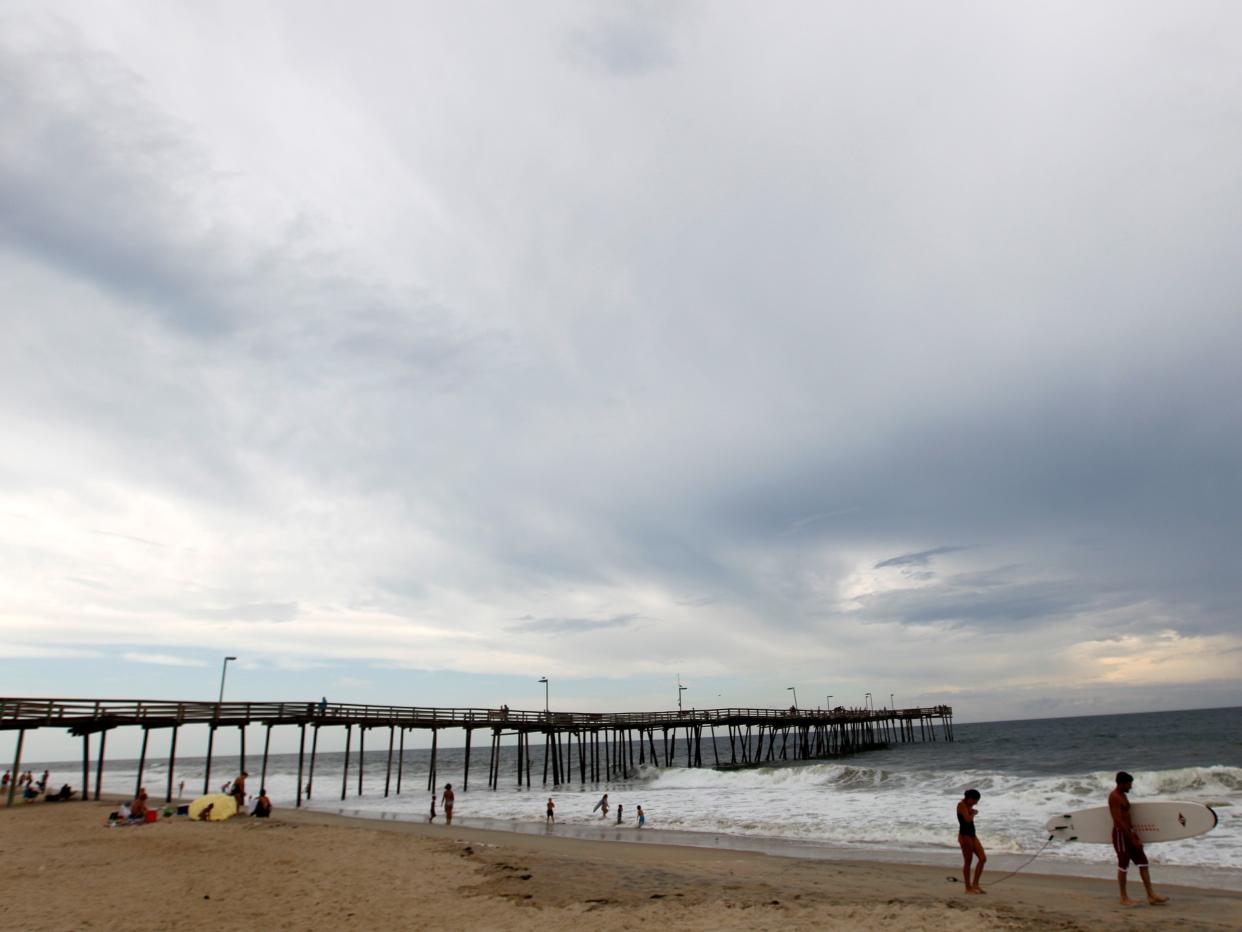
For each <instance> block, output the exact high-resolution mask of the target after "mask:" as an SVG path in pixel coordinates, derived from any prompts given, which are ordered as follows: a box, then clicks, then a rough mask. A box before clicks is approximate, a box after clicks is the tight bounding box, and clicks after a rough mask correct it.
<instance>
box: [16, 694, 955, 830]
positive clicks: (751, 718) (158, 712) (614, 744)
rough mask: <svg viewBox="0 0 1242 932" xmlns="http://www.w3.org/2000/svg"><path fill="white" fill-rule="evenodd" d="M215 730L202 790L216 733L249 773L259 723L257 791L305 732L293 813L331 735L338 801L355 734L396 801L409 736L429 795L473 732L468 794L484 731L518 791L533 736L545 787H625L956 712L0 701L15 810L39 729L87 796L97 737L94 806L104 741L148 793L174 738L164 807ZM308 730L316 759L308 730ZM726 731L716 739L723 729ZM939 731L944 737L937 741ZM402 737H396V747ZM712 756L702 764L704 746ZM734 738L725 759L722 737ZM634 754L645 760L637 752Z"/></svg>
mask: <svg viewBox="0 0 1242 932" xmlns="http://www.w3.org/2000/svg"><path fill="white" fill-rule="evenodd" d="M189 725H203V726H206V727H207V728H208V736H207V754H206V765H205V768H204V769H205V773H204V776H203V792H204V793H208V792H210V790H211V761H212V754H213V750H214V747H215V738H216V732H217V731H219V730H220V729H221V728H237V729H238V730H239V733H240V749H241V754H240V757H241V769H243V770H244V769H245V766H246V731H245V729H246V727H247V726H250V725H260V726H263V727H264V728H265V729H266V730H265V732H264V736H263V756H262V765H261V767H262V770H261V774H260V777H259V784H260V785H262V784H263V783H264V782H265V781H266V779H267V763H268V750H269V748H270V747H271V739H272V729H273V728H276V727H281V726H284V727H294V728H297V729H298V795H297V805H298V806H301V805H302V800H303V799H304V798H305V799H310V798H311V792H312V790H313V789H314V782H315V758H316V755H317V753H318V747H319V732H320V729H323V728H344V729H345V755H344V766H343V768H342V775H341V799H344V798H345V797H346V795H347V792H348V789H349V767H350V754H351V749H352V744H353V737H354V732H355V730H356V731H357V735H358V752H357V768H358V790H357V792H358V795H359V796H361V795H362V786H363V783H362V781H363V768H364V761H365V758H364V753H365V748H366V737H367V732H368V731H371V730H373V729H381V730H387V732H388V734H387V738H388V763H387V769H386V773H385V778H384V796H388V795H389V792H390V791H391V790H392V789H393V782H394V781H393V779H392V777H393V757H394V750H395V753H396V760H397V773H396V781H395V792H396V793H398V794H400V792H401V783H402V778H403V777H404V763H405V736H406V732H409V731H423V732H426V731H430V732H431V753H430V762H429V765H428V770H427V790H429V791H430V790H432V789H433V788H434V787H435V786H436V758H437V753H438V744H439V734H440V732H441V731H443V730H445V729H461V730H463V731H464V732H465V736H466V744H465V772H464V778H463V780H462V785H461V789H462V790H463V791H466V790H468V789H469V784H470V761H471V744H472V739H473V737H474V733H475V732H476V731H481V732H483V733H484V734H485V735H487V736H488V737H489V738H490V749H489V753H488V771H487V783H488V787H489V789H496V788H497V787H498V786H499V785H500V781H501V778H502V777H501V772H500V771H501V757H502V755H501V750H502V747H503V741H504V739H505V738H513V739H515V744H516V751H517V754H516V762H515V764H514V767H515V770H516V780H517V785H518V786H522V785H523V783H525V785H526V786H531V785H532V784H531V766H532V758H533V757H534V756H535V754H534V753H533V752H532V747H531V744H532V739H536V740H538V741H540V742H542V744H543V754H542V760H541V761H540V763H541V764H542V768H543V773H542V783H543V784H544V785H547V784H548V781H549V778H550V779H551V782H552V785H553V786H561V785H563V784H568V783H572V782H574V781H575V780H577V781H578V782H579V783H581V784H584V785H585V784H587V783H598V782H601V781H608V780H615V779H622V780H624V779H628V778H629V777H630V775H631V774H633V773H634V772H635V771H636V770H637V768H639V767H644V766H655V767H675V766H684V767H703V766H710V767H717V768H720V769H731V768H736V767H748V766H759V765H762V764H766V763H775V762H778V761H797V760H813V759H825V758H830V757H836V756H839V755H843V754H852V753H855V752H858V751H865V750H872V749H876V748H882V747H887V746H888V745H890V744H895V743H909V742H919V741H952V740H953V710H952V709H951V708H950V707H949V706H945V705H939V706H932V707H926V708H913V709H879V710H876V709H846V708H836V709H831V710H818V709H816V710H809V709H796V708H789V709H695V710H688V711H682V710H676V711H670V712H589V713H588V712H529V711H518V710H510V709H508V708H501V709H445V708H423V707H417V706H408V707H407V706H379V705H356V704H352V703H328V702H322V701H321V702H171V701H161V700H151V701H148V700H140V699H2V698H0V731H16V732H17V741H16V752H15V754H14V760H13V769H12V771H11V773H12V775H13V779H12V781H11V782H10V784H9V787H8V805H12V804H13V798H14V793H15V790H16V783H17V775H18V774H19V773H20V772H21V760H22V744H23V743H24V740H25V736H26V732H27V731H30V730H33V729H37V728H65V729H67V730H68V731H69V733H70V734H72V735H75V736H78V737H81V738H82V794H81V797H80V798H81V799H87V798H89V796H90V793H89V790H90V768H91V737H92V736H93V735H98V736H99V743H98V750H97V752H96V758H95V790H94V797H95V799H99V798H100V792H101V788H102V783H103V768H104V753H105V747H106V744H107V738H108V733H109V732H110V731H112V730H114V729H117V728H127V727H128V728H141V729H142V751H141V755H140V757H139V760H138V778H137V781H136V783H135V793H137V789H138V787H140V786H142V775H143V769H144V767H145V765H146V761H147V750H148V741H149V739H150V737H151V732H152V731H155V730H159V729H168V730H169V744H168V786H167V789H166V793H165V801H166V802H168V801H171V800H172V798H173V774H174V766H175V763H176V758H177V736H178V733H179V731H180V729H181V728H182V727H185V726H189ZM308 729H309V730H310V747H309V760H308V754H307V751H308V748H307V730H308ZM718 729H719V731H718ZM937 729H939V734H937ZM398 737H399V741H398ZM705 737H707V738H708V739H709V740H708V741H707V742H706V743H707V746H708V748H709V749H710V750H709V751H708V753H709V755H710V760H708V761H706V762H705V761H704V759H703V746H704V740H703V739H704V738H705ZM718 737H720V738H727V739H728V742H729V745H728V747H729V755H728V759H727V760H724V759H723V756H722V754H721V745H720V744H719V743H718V742H717V740H716V739H717V738H718ZM636 749H637V755H636V754H635V750H636Z"/></svg>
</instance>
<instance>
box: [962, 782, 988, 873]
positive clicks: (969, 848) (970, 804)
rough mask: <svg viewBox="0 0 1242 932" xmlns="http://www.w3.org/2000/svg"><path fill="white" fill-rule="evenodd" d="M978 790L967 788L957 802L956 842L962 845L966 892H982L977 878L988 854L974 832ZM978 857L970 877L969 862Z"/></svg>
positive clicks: (981, 871)
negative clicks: (973, 874)
mask: <svg viewBox="0 0 1242 932" xmlns="http://www.w3.org/2000/svg"><path fill="white" fill-rule="evenodd" d="M979 798H980V796H979V791H978V790H967V791H966V792H965V793H963V794H962V801H961V802H959V803H958V804H957V843H958V844H959V845H961V846H962V880H963V881H965V883H966V892H967V893H983V892H985V891H984V889H983V888H982V887H981V886H979V878H980V877H981V876H982V875H983V865H984V864H986V863H987V860H988V856H987V855H986V854H985V853H984V851H983V842H981V841H980V840H979V836H978V835H976V834H975V805H976V804H977V803H978V802H979ZM975 858H978V859H979V860H978V862H977V863H976V864H975V876H974V879H973V880H972V879H971V876H970V862H971V861H972V860H974V859H975Z"/></svg>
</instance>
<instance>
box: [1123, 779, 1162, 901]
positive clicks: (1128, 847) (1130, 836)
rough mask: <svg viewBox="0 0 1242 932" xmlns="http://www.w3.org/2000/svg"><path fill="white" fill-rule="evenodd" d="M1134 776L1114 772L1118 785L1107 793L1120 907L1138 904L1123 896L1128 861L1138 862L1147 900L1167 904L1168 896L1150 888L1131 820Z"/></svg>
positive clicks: (1138, 840) (1143, 854)
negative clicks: (1131, 795)
mask: <svg viewBox="0 0 1242 932" xmlns="http://www.w3.org/2000/svg"><path fill="white" fill-rule="evenodd" d="M1133 784H1134V777H1132V776H1130V775H1129V774H1128V773H1126V772H1125V771H1124V770H1123V771H1121V772H1120V773H1118V774H1117V786H1116V788H1115V789H1114V790H1113V791H1112V792H1111V793H1109V794H1108V811H1109V814H1110V815H1112V817H1113V850H1114V851H1116V852H1117V886H1118V888H1119V889H1120V890H1121V905H1122V906H1138V905H1139V901H1138V900H1132V899H1130V898H1129V897H1128V896H1126V872H1127V871H1128V870H1129V869H1130V865H1131V864H1136V865H1138V869H1139V876H1140V877H1142V878H1143V887H1144V889H1146V890H1147V902H1148V903H1150V904H1151V905H1152V906H1158V905H1160V904H1161V903H1167V902H1168V901H1169V898H1168V897H1167V896H1160V895H1159V894H1158V893H1156V891H1155V890H1153V889H1152V886H1151V874H1150V873H1149V872H1148V870H1147V855H1146V853H1145V852H1144V851H1143V840H1142V839H1141V838H1139V836H1138V832H1136V831H1135V830H1134V826H1133V825H1132V824H1131V822H1130V797H1129V795H1128V794H1129V792H1130V787H1131V786H1133Z"/></svg>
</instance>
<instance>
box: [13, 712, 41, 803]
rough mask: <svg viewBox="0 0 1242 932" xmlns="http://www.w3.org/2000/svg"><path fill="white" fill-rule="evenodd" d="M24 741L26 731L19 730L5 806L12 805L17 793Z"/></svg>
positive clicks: (23, 729)
mask: <svg viewBox="0 0 1242 932" xmlns="http://www.w3.org/2000/svg"><path fill="white" fill-rule="evenodd" d="M25 741H26V729H25V728H19V729H18V730H17V750H16V751H14V752H13V770H12V771H11V773H12V777H11V779H10V780H9V798H8V802H6V803H5V805H6V806H11V805H13V796H14V794H16V793H17V780H18V778H19V777H20V776H21V772H22V745H23V744H24V743H25ZM46 789H47V787H44V790H45V791H46Z"/></svg>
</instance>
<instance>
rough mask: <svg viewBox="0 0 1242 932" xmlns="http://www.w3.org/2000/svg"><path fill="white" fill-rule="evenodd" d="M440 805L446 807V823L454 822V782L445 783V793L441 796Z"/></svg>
mask: <svg viewBox="0 0 1242 932" xmlns="http://www.w3.org/2000/svg"><path fill="white" fill-rule="evenodd" d="M440 805H441V806H443V807H444V824H445V825H452V824H453V784H451V783H446V784H444V795H443V796H441V797H440Z"/></svg>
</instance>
